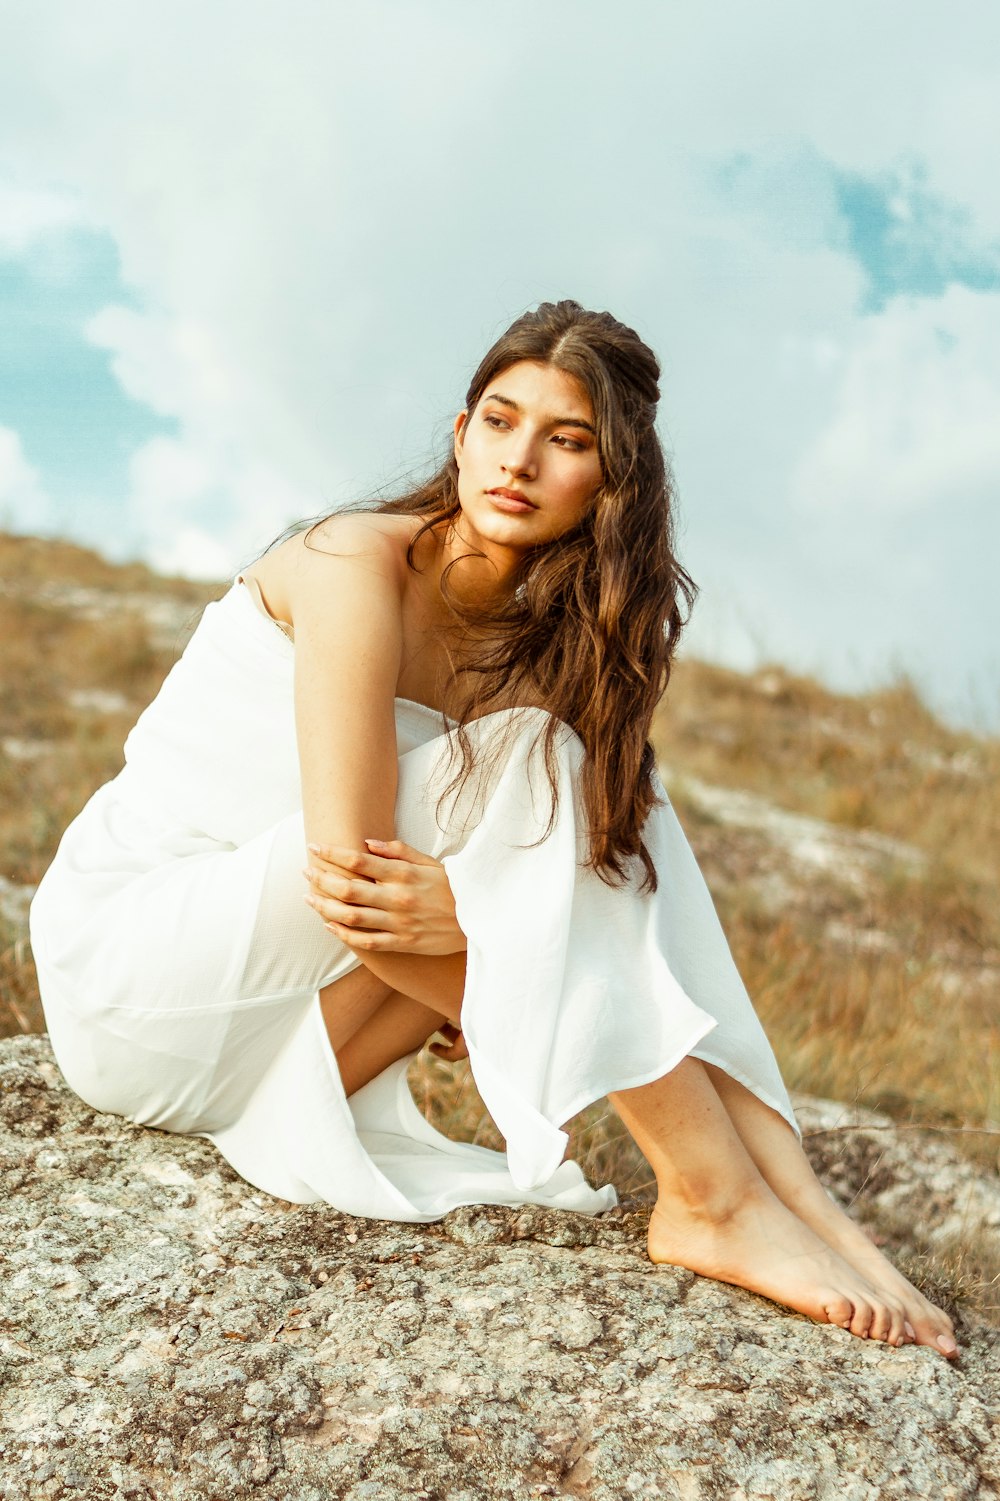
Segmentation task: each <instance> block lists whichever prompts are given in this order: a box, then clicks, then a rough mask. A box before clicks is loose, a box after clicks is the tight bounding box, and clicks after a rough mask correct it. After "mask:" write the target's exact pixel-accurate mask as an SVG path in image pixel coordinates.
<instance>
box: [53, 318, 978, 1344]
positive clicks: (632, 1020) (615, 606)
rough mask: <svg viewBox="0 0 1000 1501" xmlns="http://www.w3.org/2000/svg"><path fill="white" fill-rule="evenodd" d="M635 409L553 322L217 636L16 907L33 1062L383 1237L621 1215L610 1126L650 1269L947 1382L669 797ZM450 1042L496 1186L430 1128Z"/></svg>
mask: <svg viewBox="0 0 1000 1501" xmlns="http://www.w3.org/2000/svg"><path fill="white" fill-rule="evenodd" d="M658 377H659V369H658V366H657V363H656V360H655V358H654V356H653V354H652V353H651V351H650V350H649V349H648V348H647V347H646V346H645V345H644V344H643V343H642V342H641V341H640V340H639V338H638V337H637V336H636V334H635V333H634V332H633V331H632V330H631V329H628V328H626V327H624V326H623V325H622V324H620V323H618V322H616V321H615V320H614V319H613V318H611V317H610V316H609V315H608V314H606V313H591V312H587V311H585V310H583V309H582V308H580V307H579V306H578V305H577V304H575V303H572V302H562V303H559V304H557V305H553V304H544V305H543V306H541V307H540V308H538V309H537V310H536V311H535V312H532V313H528V314H525V315H524V317H522V318H520V319H519V320H518V321H517V322H516V323H515V324H514V325H513V326H512V327H511V328H510V329H509V330H508V332H507V333H506V334H505V335H504V336H503V337H502V338H501V339H500V340H499V341H498V342H497V344H496V345H494V347H493V348H492V349H491V350H490V351H489V352H488V353H487V355H486V357H485V358H484V360H483V362H482V364H481V365H480V367H479V369H478V371H477V372H476V374H475V376H474V377H473V381H472V384H471V386H470V389H469V392H468V395H467V398H466V404H465V408H464V409H463V410H462V412H460V413H459V415H458V417H457V418H456V421H455V437H454V451H453V453H452V454H451V455H449V458H448V461H447V462H446V463H445V464H444V465H443V467H442V468H441V469H440V471H439V472H438V473H437V474H436V475H435V476H434V477H433V478H432V479H431V480H429V481H428V482H427V483H426V484H425V485H423V486H421V487H420V488H419V489H417V490H416V491H414V492H412V493H411V494H408V495H406V496H404V497H402V498H401V499H399V500H397V501H394V502H390V503H388V504H384V505H382V506H380V507H378V508H377V509H375V510H367V511H364V512H360V513H359V512H354V513H350V514H339V515H336V516H333V517H330V518H328V519H327V520H325V521H324V522H322V523H320V524H319V525H317V526H314V527H312V528H311V529H309V530H308V531H305V532H298V533H296V534H295V535H293V536H291V537H290V538H288V539H287V540H286V541H284V542H283V543H281V544H280V545H278V546H276V547H274V548H272V549H271V550H270V551H268V552H267V553H266V554H265V555H264V556H263V557H261V558H260V559H258V561H257V562H256V563H255V564H254V565H253V567H252V568H249V569H248V570H246V572H245V573H244V574H243V575H242V576H241V577H240V578H239V579H238V580H237V581H235V582H234V584H233V586H232V588H231V589H230V591H229V593H228V594H227V595H226V596H225V597H224V599H222V600H221V601H219V602H217V603H216V604H213V605H210V606H209V607H208V608H207V609H206V611H205V614H204V616H203V618H202V621H201V623H200V624H199V627H198V630H197V631H196V632H195V635H194V637H193V638H192V640H191V642H190V644H189V646H188V648H187V650H186V652H185V653H184V656H183V657H182V659H181V661H180V662H179V663H178V664H177V666H176V667H175V668H174V669H173V671H172V672H171V674H170V675H169V677H168V679H167V681H166V683H165V684H164V686H163V688H162V689H161V691H160V693H159V695H158V696H157V698H156V699H155V700H154V702H153V704H152V705H151V706H150V707H149V709H147V711H146V712H145V713H144V714H143V715H142V717H141V718H140V720H139V722H138V724H137V725H136V727H135V729H134V730H133V731H132V734H131V735H130V737H129V740H128V743H127V746H126V766H125V769H124V770H123V771H122V773H121V774H120V775H119V776H118V777H117V778H115V780H114V781H113V782H110V783H108V784H107V786H105V787H103V788H101V789H100V790H99V791H98V792H97V793H96V794H95V795H94V797H93V798H92V799H91V801H90V803H89V804H88V805H87V807H86V808H85V809H84V810H83V812H82V813H81V814H80V815H79V817H78V818H77V819H76V820H75V821H74V823H73V824H72V825H71V827H70V829H69V830H68V831H67V833H66V835H65V836H64V839H63V842H62V844H61V845H60V849H59V852H58V854H57V856H56V859H55V861H54V863H53V865H52V867H51V868H50V870H49V871H48V873H47V874H46V877H45V879H44V881H43V882H42V885H41V887H40V888H39V892H38V895H37V897H36V899H35V903H34V906H33V909H32V941H33V947H34V953H35V957H36V961H37V964H38V969H39V975H40V979H41V986H42V997H43V1001H44V1004H45V1008H46V1016H47V1020H48V1023H49V1028H50V1033H51V1037H52V1042H53V1046H54V1048H55V1051H56V1055H57V1057H58V1059H59V1062H60V1065H61V1067H62V1068H63V1070H64V1072H65V1074H66V1076H67V1078H68V1080H69V1082H70V1083H71V1084H72V1085H73V1087H74V1088H75V1089H77V1090H78V1092H79V1093H80V1094H81V1095H82V1096H83V1097H84V1098H85V1099H87V1100H88V1101H89V1102H90V1103H91V1104H92V1105H94V1106H95V1108H98V1109H104V1110H113V1111H118V1112H120V1113H122V1114H125V1115H128V1116H130V1117H131V1118H132V1119H134V1120H137V1121H141V1122H145V1123H148V1124H151V1125H156V1126H160V1127H163V1128H165V1129H168V1130H174V1131H185V1132H196V1133H200V1134H203V1135H206V1136H209V1137H210V1138H211V1139H212V1140H213V1141H215V1142H216V1144H217V1145H218V1146H219V1148H220V1149H221V1151H222V1152H223V1153H224V1154H225V1155H226V1157H227V1158H228V1159H229V1161H230V1162H231V1163H232V1164H233V1165H234V1166H235V1167H236V1169H237V1170H238V1171H239V1172H241V1173H242V1174H243V1175H244V1176H245V1177H246V1178H248V1179H249V1180H250V1181H251V1182H253V1183H255V1184H257V1185H258V1186H260V1187H262V1188H264V1189H266V1190H268V1191H269V1192H272V1193H275V1194H278V1195H280V1196H282V1197H284V1198H286V1199H291V1200H293V1201H298V1202H309V1201H315V1200H326V1201H327V1202H329V1203H331V1204H333V1205H336V1206H337V1207H339V1208H342V1209H345V1210H349V1211H351V1212H353V1213H358V1214H370V1215H374V1216H384V1217H389V1218H396V1219H408V1220H430V1219H435V1218H439V1217H440V1216H441V1215H442V1214H444V1213H445V1212H446V1211H447V1210H448V1209H449V1208H451V1207H453V1206H454V1205H456V1204H460V1203H471V1202H509V1203H522V1202H525V1201H534V1202H540V1203H548V1204H556V1205H563V1206H565V1207H569V1208H575V1209H578V1210H585V1211H589V1212H595V1211H597V1210H599V1209H602V1208H605V1207H607V1206H608V1205H609V1204H611V1203H613V1202H614V1191H613V1190H612V1189H609V1188H605V1189H600V1190H595V1189H592V1188H590V1187H589V1186H588V1185H587V1184H586V1183H585V1181H584V1180H583V1178H582V1175H581V1174H580V1172H579V1169H578V1168H577V1166H576V1165H575V1164H574V1163H572V1162H564V1161H562V1157H563V1151H564V1148H565V1144H566V1134H565V1132H564V1131H563V1130H562V1129H561V1128H562V1126H563V1125H564V1124H565V1122H566V1121H567V1120H569V1119H570V1117H571V1116H573V1115H574V1114H576V1113H577V1112H578V1111H579V1110H581V1109H582V1108H583V1107H584V1106H585V1105H587V1104H589V1103H590V1102H591V1101H593V1100H595V1099H598V1098H600V1097H601V1096H603V1095H605V1094H608V1095H609V1096H610V1098H611V1100H612V1102H613V1104H614V1106H615V1108H616V1109H617V1111H618V1112H619V1114H620V1115H621V1117H622V1119H623V1121H624V1122H625V1124H626V1126H627V1127H628V1129H629V1131H630V1132H631V1133H632V1134H633V1136H634V1137H635V1139H636V1141H637V1142H638V1144H639V1146H640V1147H641V1148H642V1150H643V1152H644V1153H645V1154H646V1156H647V1158H648V1159H649V1161H650V1163H651V1165H652V1167H653V1170H654V1172H655V1174H656V1179H657V1184H658V1189H659V1197H658V1201H657V1205H656V1208H655V1211H654V1213H653V1216H652V1219H651V1222H650V1229H649V1254H650V1256H651V1257H652V1258H653V1260H655V1261H666V1262H673V1263H677V1264H679V1265H683V1266H686V1267H690V1268H691V1269H693V1270H694V1271H697V1272H700V1273H703V1274H704V1275H706V1276H709V1277H714V1278H718V1279H720V1280H723V1281H726V1282H732V1283H736V1284H737V1285H739V1286H742V1287H746V1288H750V1289H753V1290H754V1291H757V1292H760V1293H762V1294H764V1295H765V1296H766V1297H769V1298H772V1299H774V1300H775V1301H776V1302H779V1303H782V1304H785V1305H787V1306H789V1307H791V1308H794V1309H798V1310H800V1311H801V1312H803V1313H806V1314H808V1315H809V1316H810V1317H812V1318H814V1319H817V1320H821V1321H824V1322H832V1323H835V1324H838V1325H840V1326H841V1327H842V1328H845V1329H849V1330H850V1331H851V1332H852V1333H854V1334H856V1335H859V1336H862V1337H866V1338H871V1339H878V1340H883V1341H886V1342H888V1343H890V1344H902V1343H906V1342H909V1341H912V1340H917V1341H919V1342H920V1343H923V1344H928V1345H932V1346H934V1347H935V1348H936V1349H938V1350H939V1351H940V1352H942V1353H944V1354H946V1355H952V1354H954V1353H955V1342H954V1339H953V1333H952V1329H951V1326H950V1323H949V1321H948V1319H947V1318H946V1316H945V1315H944V1314H943V1313H942V1312H941V1311H940V1310H939V1309H936V1308H934V1307H933V1306H932V1305H930V1304H929V1303H927V1302H926V1300H925V1299H923V1298H922V1297H921V1296H920V1294H919V1293H918V1292H916V1290H915V1289H914V1288H912V1287H911V1286H910V1284H909V1283H907V1282H906V1281H905V1280H904V1279H903V1278H902V1277H901V1276H900V1275H899V1274H898V1273H897V1272H896V1271H895V1270H894V1269H893V1268H892V1267H891V1266H890V1265H889V1264H888V1262H886V1261H885V1260H884V1259H883V1258H882V1257H881V1256H880V1255H879V1254H878V1252H877V1251H876V1250H875V1248H874V1247H873V1246H872V1244H871V1243H870V1242H869V1241H868V1239H867V1238H866V1237H865V1236H864V1235H863V1234H862V1233H861V1232H860V1231H859V1230H858V1229H857V1228H856V1227H855V1226H854V1225H853V1224H852V1223H851V1221H850V1220H848V1219H847V1218H846V1216H844V1215H843V1214H842V1213H841V1212H840V1211H839V1210H838V1209H837V1208H836V1206H835V1205H834V1204H833V1202H832V1201H831V1200H830V1198H829V1197H828V1196H827V1194H826V1193H825V1192H824V1190H823V1189H822V1188H821V1187H820V1185H819V1184H818V1182H817V1181H816V1179H815V1177H814V1176H813V1174H812V1172H811V1170H810V1168H809V1166H808V1163H807V1161H806V1159H805V1156H804V1155H803V1153H802V1150H801V1147H800V1146H799V1142H798V1137H797V1133H796V1129H795V1123H794V1117H793V1115H792V1112H791V1108H790V1106H789V1103H788V1099H787V1095H786V1094H785V1091H784V1088H783V1086H782V1084H781V1080H780V1077H779V1076H778V1072H777V1069H776V1066H775V1063H774V1059H773V1056H772V1054H771V1051H770V1048H769V1047H768V1045H767V1042H766V1040H765V1038H764V1036H763V1033H762V1031H761V1029H760V1026H759V1023H758V1022H757V1019H756V1017H755V1015H754V1012H753V1009H752V1007H751V1005H750V1002H749V999H748V997H747V995H746V992H745V990H744V989H743V986H742V984H741V982H740V979H739V976H738V974H737V973H736V970H735V967H734V965H733V963H732V959H731V956H730V954H729V950H728V947H727V945H726V943H725V939H724V937H723V935H722V932H721V929H720V928H719V926H718V921H717V918H716V916H715V913H714V909H713V907H712V903H711V900H710V898H709V896H708V893H707V890H706V888H705V885H704V882H703V880H702V878H701V876H700V873H699V871H698V868H697V866H696V865H695V863H694V860H693V857H692V855H691V852H690V849H689V847H688V845H687V843H686V841H685V840H684V837H683V834H682V833H681V831H680V828H679V825H678V824H677V820H676V818H675V817H674V815H673V811H672V809H671V808H670V805H669V802H668V801H667V799H666V797H665V794H664V793H663V789H662V785H661V784H660V782H659V780H658V778H657V776H656V771H655V767H654V764H653V757H652V752H651V749H650V747H649V744H648V740H647V737H648V733H649V727H650V722H651V718H652V714H653V710H654V707H655V705H656V702H657V700H658V698H659V697H660V695H661V693H662V691H663V689H664V687H665V685H666V682H667V679H668V677H669V669H670V662H671V659H672V656H673V653H674V650H675V648H676V645H677V641H678V636H679V633H680V629H681V625H682V621H683V614H682V608H681V606H682V604H683V603H690V600H691V597H692V594H693V587H692V585H691V582H690V579H689V578H688V576H687V574H686V573H685V572H684V570H683V569H682V568H681V567H680V565H679V564H678V562H677V560H676V559H675V557H674V555H673V551H672V545H671V537H672V515H671V491H670V485H669V480H668V476H667V474H666V471H665V466H664V460H663V454H662V450H661V447H660V444H659V441H658V439H657V436H656V433H655V429H654V425H653V424H654V417H655V411H656V402H657V399H658V394H659V393H658V387H657V381H658ZM293 642H294V644H293ZM435 1031H441V1032H442V1033H443V1035H444V1037H445V1041H444V1043H438V1044H436V1045H435V1046H436V1049H437V1050H438V1051H439V1052H441V1053H442V1054H443V1056H447V1057H458V1056H462V1055H463V1054H464V1053H465V1052H466V1051H467V1052H468V1056H469V1058H470V1062H471V1066H472V1070H473V1074H474V1076H475V1078H476V1081H477V1083H478V1085H479V1088H480V1091H481V1093H482V1095H483V1098H484V1100H485V1102H486V1104H487V1106H488V1108H489V1110H490V1112H491V1114H492V1115H493V1118H494V1120H495V1121H496V1123H497V1125H498V1127H499V1129H500V1130H501V1132H502V1133H503V1135H504V1137H505V1140H506V1144H507V1151H506V1155H505V1156H503V1155H501V1154H498V1153H494V1152H488V1151H486V1150H485V1149H483V1148H479V1147H474V1146H470V1145H463V1144H459V1143H454V1142H451V1141H449V1140H448V1139H447V1138H446V1137H443V1136H441V1135H440V1134H439V1133H438V1132H436V1131H434V1130H433V1129H432V1128H431V1127H430V1126H429V1125H428V1124H427V1123H426V1122H425V1121H424V1120H423V1118H422V1117H421V1116H420V1114H419V1112H417V1111H416V1109H415V1107H414V1105H413V1102H412V1099H411V1098H410V1095H409V1092H408V1090H407V1088H406V1083H405V1070H406V1065H407V1063H408V1061H409V1059H410V1058H411V1057H412V1056H413V1054H414V1052H415V1051H416V1050H417V1049H419V1048H420V1047H421V1046H422V1045H423V1044H424V1043H425V1042H426V1041H427V1039H428V1038H429V1037H430V1036H432V1035H433V1034H434V1033H435Z"/></svg>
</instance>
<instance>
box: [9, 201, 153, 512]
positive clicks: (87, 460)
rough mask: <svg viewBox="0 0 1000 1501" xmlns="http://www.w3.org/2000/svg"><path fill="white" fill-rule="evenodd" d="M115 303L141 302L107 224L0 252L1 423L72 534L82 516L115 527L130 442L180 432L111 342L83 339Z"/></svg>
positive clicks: (131, 447) (125, 482) (132, 447)
mask: <svg viewBox="0 0 1000 1501" xmlns="http://www.w3.org/2000/svg"><path fill="white" fill-rule="evenodd" d="M109 303H116V304H126V305H132V306H136V299H135V297H134V296H133V295H132V294H130V292H129V291H128V289H127V288H126V287H124V286H123V284H122V281H121V275H120V266H119V259H118V252H117V247H116V245H115V242H114V240H113V238H112V237H111V236H110V235H108V234H106V233H100V232H95V231H93V230H80V229H74V230H71V231H59V232H57V233H50V234H48V235H46V236H44V237H43V238H42V239H41V240H39V241H36V242H35V244H33V246H32V247H31V250H30V251H29V252H28V254H27V255H25V256H21V257H18V258H17V259H2V258H0V326H2V327H3V330H4V335H3V359H2V360H0V425H3V426H4V427H10V428H13V429H14V430H15V431H16V432H17V433H18V434H19V436H20V439H21V444H22V447H23V449H24V453H25V455H26V457H27V459H28V460H29V462H30V463H31V464H33V465H34V467H35V468H36V469H37V470H38V471H39V473H40V475H41V479H42V484H43V486H44V488H45V490H46V491H47V492H48V494H49V495H50V496H51V498H52V502H53V512H54V519H55V521H56V522H57V524H58V526H59V528H60V530H61V531H63V532H64V533H66V534H70V535H72V534H79V532H80V530H81V528H79V527H78V526H76V525H74V520H75V518H83V517H86V526H85V528H83V530H85V531H86V532H87V533H88V534H89V535H90V536H93V535H95V533H97V534H99V533H100V532H101V531H102V530H103V529H104V528H103V525H102V523H106V525H107V528H108V532H109V534H111V535H113V534H114V532H115V531H116V530H117V529H118V528H120V526H121V520H122V517H123V515H124V501H125V499H126V497H127V494H128V488H129V483H128V464H129V459H130V457H131V455H132V453H133V451H134V450H135V449H136V448H137V447H138V446H139V445H140V444H141V443H144V442H145V441H147V440H148V439H149V438H151V437H153V436H155V435H156V434H158V433H166V434H171V435H172V434H174V433H176V431H177V427H176V424H175V423H171V422H169V421H165V420H164V419H163V418H162V417H160V416H157V415H156V414H155V413H153V412H151V411H150V410H149V408H148V407H146V406H144V405H142V404H141V403H140V402H136V401H133V400H132V399H131V398H130V397H129V396H127V395H126V394H125V393H124V392H123V391H122V389H121V387H120V385H119V384H118V381H117V380H116V378H115V376H114V373H113V372H112V370H111V365H110V356H109V355H108V353H107V351H105V350H102V349H97V348H95V347H94V345H92V344H90V343H89V342H88V341H87V339H86V338H85V336H84V332H83V330H84V327H85V325H86V323H87V321H88V320H89V319H90V318H91V317H92V316H93V315H94V314H95V313H96V312H98V311H99V309H100V308H102V307H105V306H107V305H108V304H109ZM28 520H29V519H28V518H21V521H22V524H28Z"/></svg>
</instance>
